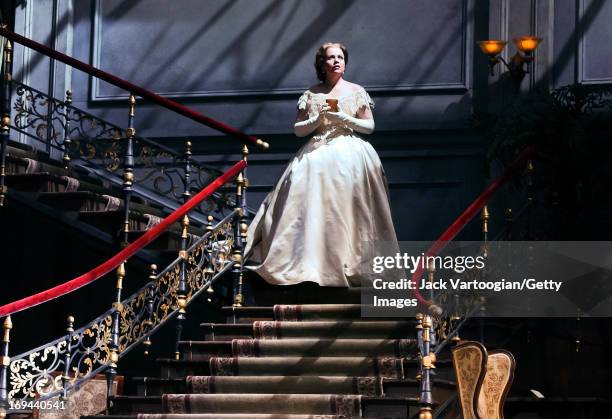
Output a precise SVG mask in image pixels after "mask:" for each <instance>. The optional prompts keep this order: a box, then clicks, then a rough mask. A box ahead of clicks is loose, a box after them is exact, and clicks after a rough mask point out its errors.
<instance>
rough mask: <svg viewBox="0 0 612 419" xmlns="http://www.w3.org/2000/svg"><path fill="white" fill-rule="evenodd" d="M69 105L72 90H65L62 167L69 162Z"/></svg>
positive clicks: (70, 141)
mask: <svg viewBox="0 0 612 419" xmlns="http://www.w3.org/2000/svg"><path fill="white" fill-rule="evenodd" d="M70 105H72V90H66V100H65V101H64V109H65V111H66V114H65V115H64V127H63V128H64V141H63V143H62V148H63V149H64V155H63V156H62V162H63V163H64V168H66V169H67V168H68V165H69V164H70V148H71V147H72V140H71V139H70Z"/></svg>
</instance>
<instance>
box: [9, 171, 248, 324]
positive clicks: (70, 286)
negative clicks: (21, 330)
mask: <svg viewBox="0 0 612 419" xmlns="http://www.w3.org/2000/svg"><path fill="white" fill-rule="evenodd" d="M246 166H247V163H246V162H245V161H243V160H241V161H239V162H238V163H236V164H234V165H233V166H232V167H231V168H230V169H229V170H228V171H227V172H225V173H224V174H222V175H221V176H219V177H218V178H217V179H215V180H214V181H213V182H211V183H210V184H209V185H208V186H206V187H205V188H204V189H202V190H201V191H200V192H198V193H197V194H196V195H195V196H194V197H193V198H191V199H190V200H189V201H187V202H186V203H184V204H183V205H181V206H180V207H179V208H177V209H176V211H174V212H173V213H171V214H170V215H168V216H167V217H166V218H164V220H163V221H162V222H161V223H159V224H158V225H156V226H155V227H153V228H152V229H151V230H149V231H147V232H146V233H145V234H143V235H142V236H140V237H139V238H138V239H137V240H136V241H134V242H133V243H132V244H130V245H129V246H127V247H126V248H125V249H123V250H121V251H120V252H119V253H117V254H116V255H115V256H113V257H112V258H110V259H109V260H107V261H106V262H104V263H102V264H101V265H99V266H97V267H95V268H93V269H92V270H91V271H89V272H87V273H86V274H83V275H81V276H79V277H77V278H74V279H72V280H70V281H68V282H64V283H63V284H60V285H58V286H55V287H53V288H49V289H48V290H45V291H42V292H39V293H37V294H34V295H31V296H29V297H26V298H22V299H21V300H17V301H13V302H12V303H9V304H5V305H3V306H1V307H0V316H7V315H9V314H13V313H17V312H18V311H22V310H25V309H28V308H31V307H34V306H36V305H38V304H42V303H45V302H47V301H50V300H53V299H55V298H58V297H61V296H62V295H66V294H68V293H71V292H73V291H75V290H77V289H79V288H81V287H83V286H85V285H87V284H90V283H91V282H93V281H95V280H97V279H99V278H100V277H102V276H103V275H105V274H107V273H108V272H110V271H111V270H113V269H115V268H116V267H117V266H119V265H120V264H121V263H122V262H123V261H125V260H127V259H128V258H130V257H131V256H133V255H134V254H135V253H136V252H138V251H139V250H140V249H142V248H143V247H144V246H146V245H147V244H149V243H150V242H151V241H153V240H154V239H155V238H156V237H157V236H159V235H160V234H161V233H163V232H164V231H165V230H166V229H167V228H168V227H170V225H172V224H174V223H175V222H177V221H179V220H180V219H181V218H182V217H183V216H184V215H185V214H187V213H188V212H189V211H191V210H192V209H193V208H194V207H195V206H196V205H198V204H199V203H200V202H201V201H202V200H204V199H205V198H207V197H208V196H210V195H211V194H212V193H213V192H214V191H215V190H216V189H217V188H219V187H220V186H221V185H223V184H225V183H227V182H228V181H230V180H231V179H232V178H233V177H234V176H236V175H237V174H238V173H239V172H240V171H242V169H244V168H245V167H246Z"/></svg>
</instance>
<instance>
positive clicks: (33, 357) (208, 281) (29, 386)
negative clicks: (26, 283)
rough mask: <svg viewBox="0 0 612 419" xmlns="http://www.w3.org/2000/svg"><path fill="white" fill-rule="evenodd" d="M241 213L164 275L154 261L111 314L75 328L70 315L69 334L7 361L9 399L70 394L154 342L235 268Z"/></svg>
mask: <svg viewBox="0 0 612 419" xmlns="http://www.w3.org/2000/svg"><path fill="white" fill-rule="evenodd" d="M239 212H240V211H239V210H235V211H234V212H233V213H231V214H229V215H228V216H227V217H225V218H224V219H223V220H221V221H220V222H219V223H217V224H216V225H215V226H212V225H209V231H208V232H207V233H206V234H205V235H203V236H202V237H200V238H199V239H198V240H197V241H196V242H195V243H194V244H193V245H192V246H191V247H189V249H187V250H186V252H185V254H182V255H181V256H179V257H178V258H177V259H175V260H174V261H173V262H172V263H171V264H170V265H168V266H167V267H166V268H165V269H164V270H163V271H162V272H160V273H159V274H156V273H155V269H156V267H155V266H154V265H153V266H152V272H151V277H150V278H151V281H150V282H149V283H147V284H146V285H144V286H143V287H142V288H140V290H138V291H137V292H136V293H134V294H133V295H131V296H130V297H128V298H127V299H125V300H123V301H121V302H120V303H119V304H115V305H114V307H113V308H112V309H110V310H108V311H107V312H106V313H104V314H102V315H101V316H99V317H98V318H96V319H95V320H93V321H91V322H89V323H88V324H86V325H85V326H83V327H81V328H79V329H77V330H74V331H73V330H72V323H73V322H74V319H73V318H71V319H69V327H68V330H69V331H68V333H67V335H66V336H64V337H61V338H59V339H56V340H54V341H52V342H49V343H47V344H45V345H42V346H40V347H38V348H36V349H33V350H31V351H28V352H26V353H23V354H21V355H17V356H15V357H12V358H11V361H10V364H9V366H8V370H9V371H8V384H9V385H8V397H9V399H10V400H12V401H18V400H28V399H34V398H36V399H38V400H47V399H50V398H53V397H56V396H58V395H65V394H66V393H67V392H69V391H70V390H71V389H73V388H75V387H78V386H79V385H80V384H81V383H83V382H84V381H86V380H88V379H90V378H91V377H93V376H95V375H96V374H97V373H99V372H101V371H103V370H105V369H106V368H108V367H109V365H112V364H114V363H116V362H117V361H118V360H119V359H120V358H121V357H123V356H124V355H126V354H127V353H128V352H130V351H131V350H132V349H133V348H135V347H136V346H137V345H138V344H140V343H143V342H145V341H147V342H148V343H149V344H150V336H151V335H152V334H153V333H155V332H156V331H157V330H158V329H159V328H160V327H161V326H163V325H164V324H165V323H166V322H167V321H168V320H170V319H172V318H173V317H175V316H177V315H178V314H179V313H180V312H181V310H184V309H185V307H187V306H188V305H189V304H190V303H191V302H192V301H193V300H194V299H196V298H197V297H198V296H199V295H200V294H201V293H202V292H204V291H205V290H207V289H208V288H209V287H211V286H212V285H213V283H214V282H215V281H216V280H217V279H218V278H219V277H220V276H221V275H223V274H224V273H225V272H227V271H229V270H230V269H232V268H233V267H234V260H233V259H232V258H231V257H230V256H231V255H232V253H233V251H234V249H235V247H236V246H235V245H236V241H240V240H243V238H241V237H240V236H238V237H236V236H235V229H234V227H233V223H234V221H235V220H236V219H237V218H239V217H240V214H239ZM183 266H184V267H183ZM183 276H184V284H183V285H184V286H183V289H182V290H181V281H182V279H181V278H182V277H183ZM113 316H118V318H119V321H118V323H117V324H118V329H119V330H118V331H116V330H113V323H114V322H113ZM115 333H116V334H117V336H116V337H115V339H114V340H115V341H116V343H117V345H116V348H113V346H112V345H111V344H110V342H113V334H115Z"/></svg>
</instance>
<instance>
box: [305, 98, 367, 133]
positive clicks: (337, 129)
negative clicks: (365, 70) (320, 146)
mask: <svg viewBox="0 0 612 419" xmlns="http://www.w3.org/2000/svg"><path fill="white" fill-rule="evenodd" d="M327 98H336V97H335V96H333V95H329V94H325V93H312V92H311V91H310V90H306V91H305V92H304V93H303V94H302V96H300V98H299V100H298V109H299V110H306V111H307V112H308V117H309V118H312V117H316V116H317V114H318V108H319V105H323V104H325V99H327ZM337 99H338V108H339V109H340V110H341V111H343V112H344V113H346V114H347V115H349V116H352V117H356V116H357V112H358V111H359V109H361V108H370V109H373V108H374V102H373V101H372V98H371V97H370V95H369V94H368V92H366V91H365V90H364V89H360V90H356V91H354V92H352V93H349V94H347V95H343V96H340V97H338V98H337ZM352 134H353V130H352V129H351V128H349V127H348V126H346V125H344V124H341V123H338V122H335V121H330V120H328V119H327V118H326V119H324V120H323V123H322V124H321V125H320V126H319V127H318V128H317V129H316V131H315V132H314V135H313V138H314V139H315V140H318V139H326V140H331V139H332V138H335V137H337V136H339V135H352Z"/></svg>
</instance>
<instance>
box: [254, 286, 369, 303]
mask: <svg viewBox="0 0 612 419" xmlns="http://www.w3.org/2000/svg"><path fill="white" fill-rule="evenodd" d="M261 282H263V281H261V280H260V279H259V280H258V281H257V283H256V284H254V286H253V287H252V288H251V289H252V292H253V294H254V299H255V303H256V304H257V305H258V306H274V305H275V304H283V305H295V304H339V303H341V304H361V293H362V291H363V290H362V289H361V288H358V287H353V288H343V287H338V288H333V287H326V288H325V292H321V289H320V287H319V286H318V285H317V284H313V283H302V284H297V285H286V286H285V285H283V286H282V287H278V286H272V285H268V284H261Z"/></svg>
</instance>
